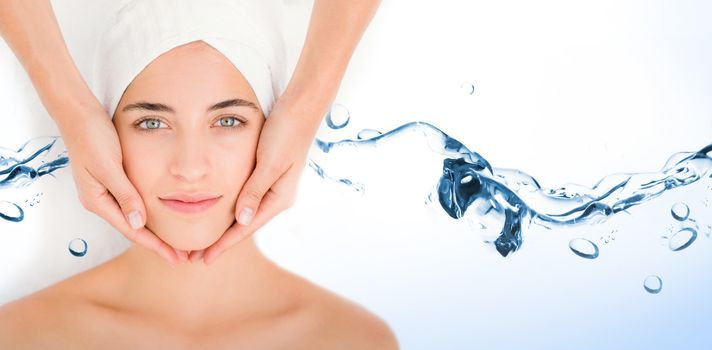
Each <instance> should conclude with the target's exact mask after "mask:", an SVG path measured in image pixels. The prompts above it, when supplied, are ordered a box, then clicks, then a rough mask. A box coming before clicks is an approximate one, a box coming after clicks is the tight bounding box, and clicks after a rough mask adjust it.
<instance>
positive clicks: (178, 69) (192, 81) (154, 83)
mask: <svg viewBox="0 0 712 350" xmlns="http://www.w3.org/2000/svg"><path fill="white" fill-rule="evenodd" d="M223 95H230V96H235V97H239V98H242V99H245V100H249V101H252V102H255V103H256V102H257V98H256V96H255V93H254V91H253V90H252V87H251V86H250V84H249V83H248V82H247V80H246V79H245V77H244V76H243V75H242V73H240V71H239V70H238V69H237V68H236V67H235V66H234V65H233V64H232V62H230V60H229V59H228V58H227V57H225V56H224V55H223V54H222V53H221V52H220V51H218V50H217V49H215V48H213V47H212V46H210V45H209V44H207V43H205V42H203V41H194V42H191V43H188V44H184V45H181V46H177V47H174V48H173V49H171V50H169V51H167V52H164V53H163V54H161V55H160V56H158V57H157V58H156V59H154V60H153V61H151V63H149V64H148V65H147V66H146V67H145V68H144V69H143V70H142V71H141V72H140V73H139V74H138V75H137V76H136V77H135V78H134V80H133V81H132V82H131V84H129V86H128V87H127V89H126V91H125V92H124V96H122V101H121V103H120V106H121V105H123V104H126V103H130V102H131V100H132V99H152V100H163V101H164V102H166V103H172V104H174V105H179V104H182V103H187V102H190V101H198V100H202V101H210V102H214V101H213V100H215V99H216V96H223Z"/></svg>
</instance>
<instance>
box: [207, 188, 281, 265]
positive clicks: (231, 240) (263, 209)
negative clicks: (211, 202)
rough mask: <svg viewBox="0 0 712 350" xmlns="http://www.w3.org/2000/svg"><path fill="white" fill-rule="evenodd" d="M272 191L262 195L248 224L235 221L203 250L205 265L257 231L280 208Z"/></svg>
mask: <svg viewBox="0 0 712 350" xmlns="http://www.w3.org/2000/svg"><path fill="white" fill-rule="evenodd" d="M272 193H273V192H268V193H267V195H265V196H264V200H263V201H262V204H261V205H260V208H259V211H258V212H257V216H255V218H254V220H252V222H251V223H250V225H247V226H245V225H238V224H237V222H235V223H234V224H233V225H232V226H230V228H228V229H227V231H225V233H223V235H222V236H221V237H220V238H219V239H218V240H217V242H215V243H213V245H211V246H210V247H208V248H206V249H205V250H204V253H203V254H202V256H201V257H202V258H203V262H204V263H205V264H206V265H210V264H211V263H212V262H213V261H215V259H216V258H217V257H218V256H219V255H220V254H222V252H223V251H225V250H226V249H228V248H230V247H232V246H234V245H235V244H237V243H238V242H240V241H241V240H243V239H244V238H246V237H248V236H249V235H251V234H252V233H254V232H255V231H257V230H258V229H259V228H260V227H262V226H263V225H264V224H265V223H266V222H267V221H269V220H270V219H272V218H273V217H274V216H275V215H277V214H278V213H279V212H280V211H281V210H282V209H281V207H279V206H277V205H276V203H275V198H274V197H273V195H272Z"/></svg>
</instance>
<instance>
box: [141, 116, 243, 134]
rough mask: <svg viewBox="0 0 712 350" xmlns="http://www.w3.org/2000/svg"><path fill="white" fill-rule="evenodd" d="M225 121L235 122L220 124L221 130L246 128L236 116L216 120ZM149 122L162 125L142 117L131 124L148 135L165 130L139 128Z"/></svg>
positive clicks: (151, 118) (156, 120) (149, 118)
mask: <svg viewBox="0 0 712 350" xmlns="http://www.w3.org/2000/svg"><path fill="white" fill-rule="evenodd" d="M225 119H230V120H234V121H235V122H234V123H233V124H232V125H222V124H221V125H220V127H221V129H228V130H232V131H236V130H238V129H240V128H244V127H245V126H247V121H246V120H243V119H240V118H238V117H236V116H225V117H220V118H218V119H217V122H220V121H222V120H225ZM151 121H155V122H157V123H159V125H160V123H164V122H163V121H162V120H161V119H160V118H155V117H144V118H141V119H139V120H138V121H136V122H135V123H134V124H133V126H134V128H135V129H137V130H139V131H141V132H149V133H150V132H154V131H157V130H161V129H166V128H147V127H141V125H142V124H144V122H151ZM154 124H155V123H154ZM213 124H215V123H213Z"/></svg>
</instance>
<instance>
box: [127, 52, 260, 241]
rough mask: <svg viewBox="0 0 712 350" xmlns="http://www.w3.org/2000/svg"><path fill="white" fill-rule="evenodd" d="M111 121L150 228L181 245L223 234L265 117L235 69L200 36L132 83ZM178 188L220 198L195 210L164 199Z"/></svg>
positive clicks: (252, 159)
mask: <svg viewBox="0 0 712 350" xmlns="http://www.w3.org/2000/svg"><path fill="white" fill-rule="evenodd" d="M231 100H233V102H232V103H231V102H226V103H222V104H221V102H224V101H231ZM234 100H238V101H237V102H235V101H234ZM240 100H245V101H247V102H241V101H240ZM250 103H251V104H252V106H249V105H248V104H250ZM159 104H160V105H165V106H166V107H163V106H159ZM170 110H172V111H170ZM113 123H114V126H115V127H116V131H117V133H118V135H119V141H120V143H121V150H122V152H123V165H124V170H125V171H126V174H127V175H128V178H129V180H130V181H131V183H132V184H133V185H134V186H135V187H136V189H137V190H138V192H139V194H140V195H141V197H142V198H143V202H144V204H145V206H146V210H147V219H146V227H147V228H148V229H149V230H151V231H152V232H153V233H155V234H156V235H157V236H158V237H159V238H161V239H162V240H163V241H165V242H166V243H168V244H170V245H171V246H173V247H174V248H176V249H181V250H188V251H190V250H200V249H204V248H206V247H208V246H210V245H211V244H212V243H214V242H215V241H217V239H218V238H220V236H221V235H222V234H223V233H224V232H225V230H227V228H228V227H230V226H231V225H232V224H233V222H234V220H235V216H234V215H235V214H234V213H235V201H236V199H237V194H238V193H239V192H240V189H241V188H242V185H243V184H244V183H245V181H246V180H247V178H248V177H249V175H250V174H251V173H252V170H253V169H254V165H255V151H256V147H257V141H258V138H259V135H260V131H261V129H262V125H263V124H264V115H263V114H262V111H261V109H260V107H259V104H258V103H257V97H256V96H255V93H254V91H253V90H252V88H251V86H250V85H249V83H248V82H247V80H245V78H244V77H243V76H242V74H241V73H240V72H239V71H238V70H237V68H235V66H233V65H232V63H231V62H230V61H229V60H228V59H227V58H226V57H225V56H223V55H222V54H221V53H220V52H219V51H217V50H215V49H214V48H213V47H212V46H209V45H208V44H206V43H204V42H202V41H194V42H192V43H189V44H186V45H183V46H179V47H176V48H174V49H172V50H171V51H168V52H166V53H164V54H163V55H161V56H159V57H158V58H156V59H155V60H154V61H152V62H151V63H150V64H149V65H148V66H147V67H146V68H145V69H144V70H143V71H142V72H141V73H140V74H139V75H138V76H136V78H135V79H134V80H133V81H132V82H131V84H130V85H129V86H128V88H127V89H126V91H125V92H124V94H123V96H122V98H121V101H119V105H118V107H117V109H116V113H115V114H114V118H113ZM180 194H186V195H193V194H208V195H211V196H215V197H219V198H218V199H217V202H215V204H213V205H212V206H211V207H209V208H207V209H204V210H202V211H200V212H191V213H188V212H183V211H179V210H176V209H173V208H172V207H171V206H169V205H168V203H175V202H170V201H168V202H167V201H165V200H163V199H162V198H166V197H169V196H172V195H180Z"/></svg>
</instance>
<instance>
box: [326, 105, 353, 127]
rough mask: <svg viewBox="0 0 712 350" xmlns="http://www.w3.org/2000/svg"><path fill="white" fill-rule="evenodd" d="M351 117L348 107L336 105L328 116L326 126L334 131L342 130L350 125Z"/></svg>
mask: <svg viewBox="0 0 712 350" xmlns="http://www.w3.org/2000/svg"><path fill="white" fill-rule="evenodd" d="M349 119H351V116H350V115H349V110H348V109H347V108H346V106H344V105H341V104H338V103H337V104H334V105H333V106H331V110H330V111H329V114H328V115H327V116H326V124H327V125H328V126H329V127H330V128H332V129H341V128H343V127H345V126H346V125H347V124H348V123H349Z"/></svg>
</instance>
